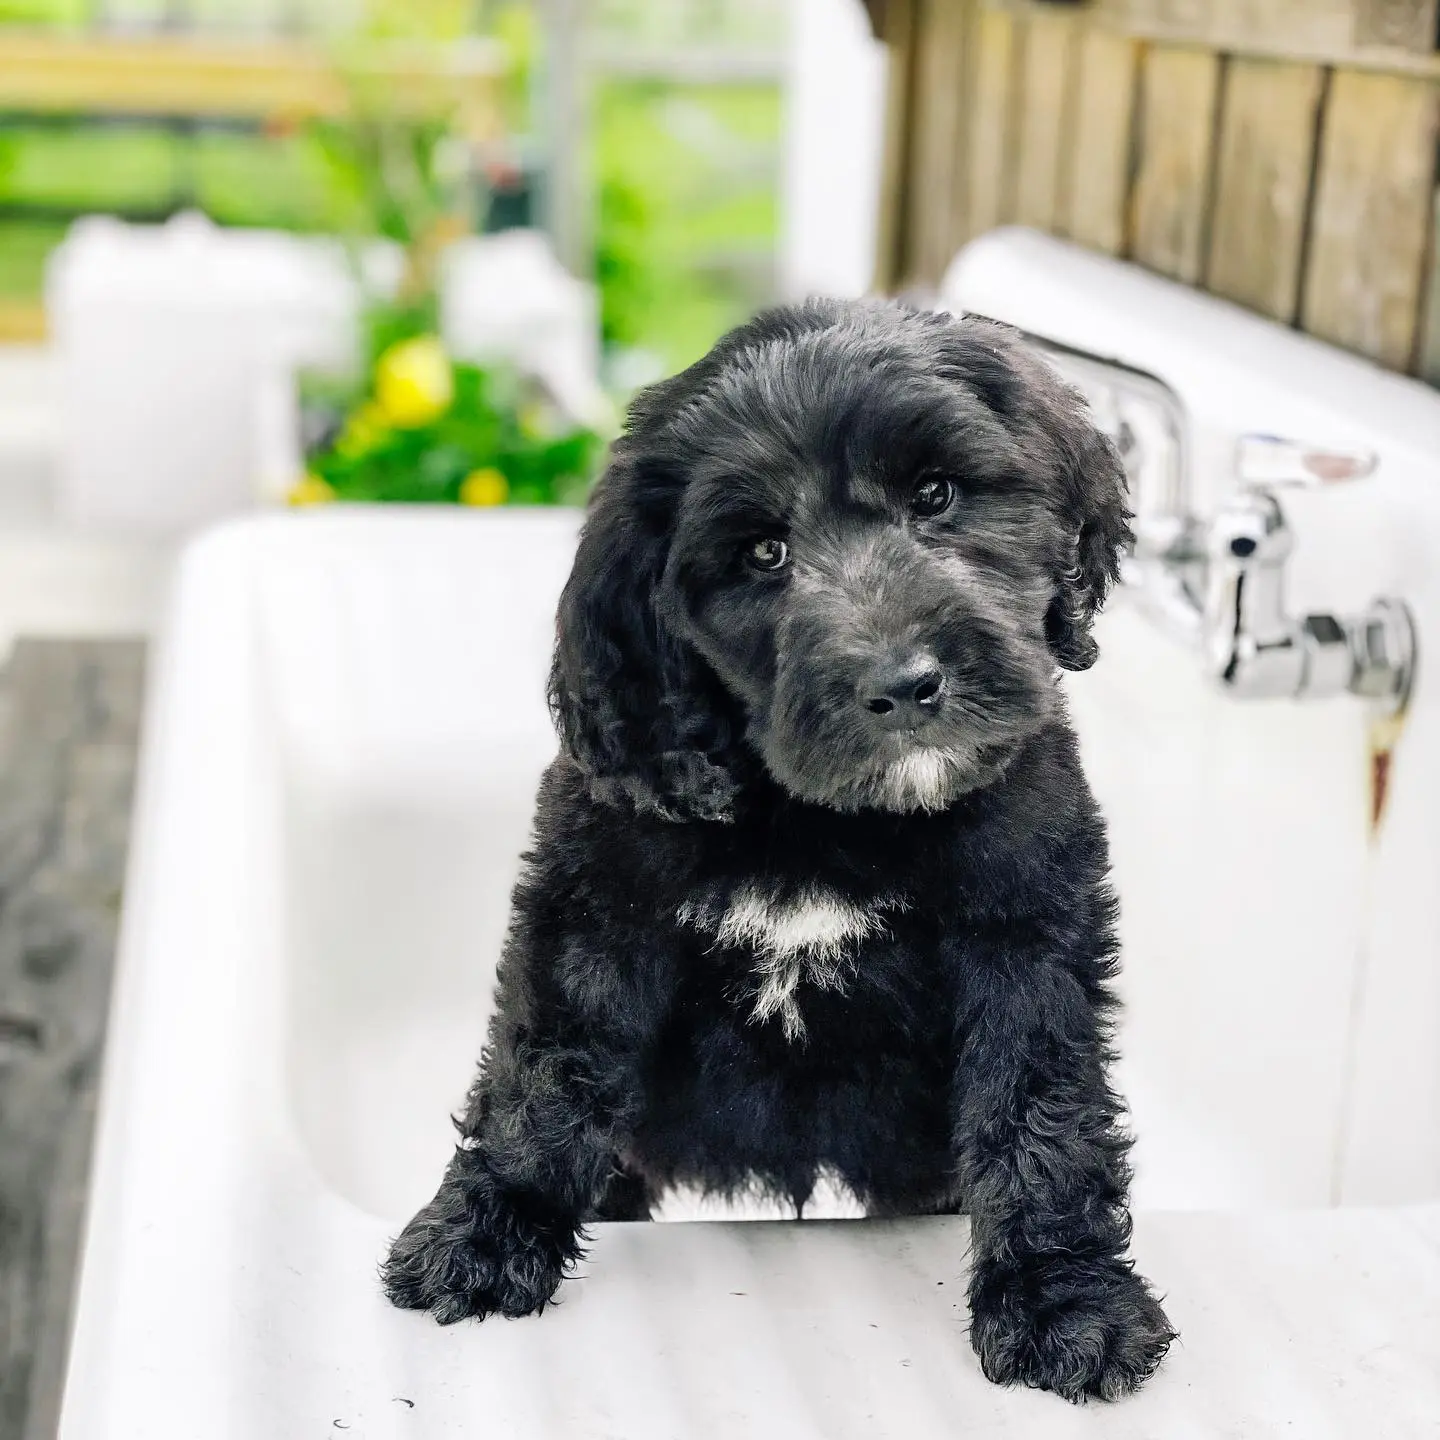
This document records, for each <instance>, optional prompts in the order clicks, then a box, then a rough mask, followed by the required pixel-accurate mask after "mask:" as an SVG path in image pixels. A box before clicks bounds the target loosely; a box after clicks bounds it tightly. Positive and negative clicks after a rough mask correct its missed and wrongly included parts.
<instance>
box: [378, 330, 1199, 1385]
mask: <svg viewBox="0 0 1440 1440" xmlns="http://www.w3.org/2000/svg"><path fill="white" fill-rule="evenodd" d="M1128 536H1129V531H1128V514H1127V510H1126V503H1125V487H1124V477H1123V473H1122V471H1121V468H1120V464H1119V461H1118V459H1117V456H1116V454H1115V452H1114V450H1113V449H1112V447H1111V446H1110V444H1109V443H1108V442H1107V441H1106V440H1105V439H1104V438H1103V437H1102V436H1101V435H1100V434H1099V433H1098V432H1097V431H1096V429H1095V428H1094V427H1093V425H1092V424H1091V423H1090V421H1089V420H1088V418H1087V417H1086V415H1085V412H1084V408H1083V406H1082V404H1081V402H1080V400H1079V398H1078V397H1077V396H1076V395H1075V394H1074V393H1073V392H1072V391H1070V390H1069V389H1068V388H1067V387H1066V386H1064V385H1063V384H1062V383H1061V382H1060V381H1059V380H1058V379H1057V378H1056V377H1055V375H1054V374H1053V373H1052V372H1051V371H1050V369H1049V368H1048V367H1047V366H1046V365H1045V364H1044V363H1043V362H1041V361H1040V360H1038V359H1037V358H1035V357H1034V356H1033V355H1032V354H1031V353H1030V352H1029V351H1028V350H1027V349H1026V348H1025V347H1024V345H1023V344H1022V343H1020V341H1019V340H1018V339H1017V338H1016V337H1015V336H1014V335H1013V334H1012V333H1011V332H1008V331H1006V330H1004V329H1003V328H1001V327H998V326H995V325H992V324H989V323H987V322H982V321H978V320H956V319H953V318H950V317H946V316H941V315H936V314H927V313H921V312H916V311H908V310H904V309H901V308H899V307H896V306H889V305H883V304H870V303H864V304H842V303H831V302H812V303H810V304H807V305H804V306H800V307H793V308H786V309H781V310H777V311H774V312H771V313H769V314H766V315H763V316H761V317H759V318H758V319H756V320H754V321H753V322H751V323H750V324H748V325H746V326H744V327H742V328H741V329H739V330H737V331H735V332H734V333H733V334H731V335H729V336H727V337H726V338H725V339H724V340H722V341H721V342H720V343H719V345H717V346H716V348H715V349H714V350H713V351H712V352H711V354H709V355H708V356H707V357H706V358H705V359H703V360H702V361H700V362H699V363H698V364H696V365H694V366H692V367H691V368H690V369H689V370H687V371H685V372H684V373H683V374H681V375H679V376H677V377H675V378H674V379H672V380H669V381H667V382H665V383H663V384H660V385H657V386H655V387H653V388H652V389H650V390H648V391H647V392H645V393H644V394H643V395H641V396H640V398H639V399H638V400H637V401H636V403H635V405H634V407H633V409H632V411H631V416H630V423H629V427H628V431H627V433H626V435H625V436H624V437H623V438H622V439H621V440H620V441H619V442H618V443H617V444H616V446H615V448H614V452H613V457H612V461H611V464H610V467H609V470H608V471H607V473H606V475H605V476H604V478H603V480H602V481H601V483H600V485H599V487H598V488H597V491H596V494H595V497H594V501H593V505H592V509H591V513H590V516H589V520H588V523H587V525H586V527H585V532H584V536H583V538H582V540H581V543H580V548H579V553H578V556H577V558H576V561H575V568H574V572H573V574H572V575H571V578H570V581H569V583H568V585H567V587H566V589H565V593H564V596H563V599H562V601H561V605H560V614H559V620H558V639H557V645H556V652H555V664H554V670H553V676H552V684H551V701H552V708H553V711H554V715H555V719H556V722H557V726H558V729H559V732H560V737H561V754H560V756H559V758H558V759H557V760H556V761H555V762H554V764H553V765H552V766H551V768H550V769H549V771H548V772H547V774H546V776H545V779H544V782H543V784H542V786H541V790H540V796H539V803H538V814H537V818H536V824H535V840H534V847H533V849H532V851H531V853H530V854H529V856H528V857H527V861H526V867H525V871H524V875H523V878H522V879H521V881H520V883H519V885H518V887H517V889H516V892H515V897H514V913H513V921H512V926H511V931H510V936H509V941H508V944H507V946H506V949H505V953H504V957H503V960H502V963H501V966H500V972H499V982H498V1010H497V1013H496V1015H495V1018H494V1021H493V1023H492V1026H491V1031H490V1037H489V1042H488V1045H487V1048H486V1051H485V1055H484V1059H483V1061H482V1064H481V1068H480V1072H479V1075H478V1077H477V1079H476V1081H475V1084H474V1086H473V1088H472V1090H471V1093H470V1097H469V1103H468V1106H467V1109H466V1111H465V1113H464V1115H463V1117H462V1118H461V1119H460V1121H459V1122H458V1123H459V1127H460V1130H461V1135H462V1140H461V1143H460V1145H459V1147H458V1148H457V1149H456V1151H455V1154H454V1157H453V1159H452V1160H451V1162H450V1166H449V1168H448V1170H447V1172H446V1174H445V1177H444V1180H443V1181H442V1183H441V1186H440V1189H439V1192H438V1194H437V1195H436V1197H435V1199H434V1200H433V1201H432V1202H431V1203H430V1204H429V1205H427V1206H426V1207H425V1208H424V1209H423V1210H422V1211H421V1212H420V1213H419V1214H418V1215H417V1216H416V1217H415V1219H414V1220H412V1221H411V1223H410V1224H409V1225H408V1226H407V1227H406V1229H405V1230H404V1232H403V1233H402V1234H401V1235H400V1237H399V1238H398V1239H397V1240H396V1241H395V1243H394V1246H393V1248H392V1250H391V1252H390V1255H389V1258H388V1260H387V1261H386V1264H385V1266H384V1282H385V1285H386V1288H387V1291H388V1293H389V1295H390V1297H391V1298H392V1299H393V1300H394V1301H395V1302H396V1303H397V1304H399V1305H404V1306H410V1307H414V1308H416V1309H424V1310H428V1311H430V1312H431V1313H432V1314H433V1315H434V1316H435V1318H436V1319H438V1320H440V1321H442V1322H449V1321H453V1320H458V1319H460V1318H462V1317H465V1316H476V1317H484V1316H486V1315H490V1314H493V1313H497V1312H498V1313H500V1314H503V1315H521V1314H526V1313H529V1312H532V1311H539V1310H542V1309H543V1308H544V1307H545V1305H546V1304H547V1303H548V1302H549V1301H550V1300H551V1298H552V1297H553V1295H554V1293H555V1290H556V1288H557V1287H558V1285H559V1283H560V1281H561V1279H562V1277H563V1276H564V1274H565V1273H566V1271H567V1269H568V1268H569V1267H570V1266H571V1265H572V1264H573V1263H574V1261H575V1259H576V1257H577V1255H578V1254H579V1246H580V1242H581V1238H582V1234H583V1230H582V1227H583V1226H584V1225H585V1224H586V1222H587V1221H590V1220H593V1219H596V1218H609V1219H622V1218H628V1219H640V1218H645V1217H647V1216H648V1214H649V1209H650V1206H651V1204H652V1202H653V1201H654V1200H655V1198H656V1197H657V1196H658V1195H659V1194H661V1193H662V1192H663V1191H664V1190H665V1188H666V1187H667V1186H669V1185H671V1184H674V1183H682V1182H683V1183H688V1184H695V1185H700V1186H702V1187H704V1188H706V1189H708V1190H711V1191H715V1192H721V1193H734V1192H737V1191H741V1190H745V1189H752V1188H753V1187H755V1186H757V1185H759V1186H762V1187H764V1188H765V1189H767V1190H769V1191H770V1192H772V1193H775V1194H778V1195H781V1196H784V1197H787V1198H788V1199H789V1200H790V1201H792V1202H793V1203H794V1205H795V1207H796V1208H797V1210H799V1209H800V1208H802V1207H803V1205H804V1204H805V1202H806V1199H807V1198H808V1196H809V1195H810V1193H811V1189H812V1187H813V1185H814V1183H815V1180H816V1176H817V1174H818V1173H819V1172H821V1171H824V1172H826V1173H829V1174H833V1175H835V1176H838V1177H839V1179H840V1180H841V1181H843V1182H844V1183H845V1184H846V1185H848V1186H849V1187H850V1188H851V1189H852V1190H853V1191H854V1193H855V1194H856V1195H857V1196H859V1197H860V1198H861V1200H862V1201H863V1202H864V1203H865V1204H866V1206H867V1207H868V1209H869V1210H870V1212H871V1213H874V1214H883V1215H898V1214H915V1213H932V1214H933V1213H947V1212H949V1213H953V1212H958V1211H965V1212H968V1213H969V1215H970V1217H971V1237H972V1240H971V1243H972V1259H973V1264H972V1278H971V1283H970V1304H971V1309H972V1316H973V1323H972V1327H971V1338H972V1341H973V1343H974V1346H975V1349H976V1351H977V1353H978V1355H979V1358H980V1363H981V1365H982V1366H983V1368H984V1370H985V1373H986V1374H987V1375H988V1376H990V1378H991V1379H993V1380H996V1381H999V1382H1001V1383H1005V1384H1009V1383H1015V1382H1020V1383H1024V1384H1028V1385H1035V1386H1039V1387H1042V1388H1045V1389H1050V1390H1054V1391H1057V1392H1059V1393H1060V1394H1061V1395H1064V1396H1065V1397H1067V1398H1069V1399H1071V1400H1080V1399H1083V1398H1086V1397H1090V1396H1096V1397H1101V1398H1104V1399H1113V1398H1115V1397H1117V1396H1120V1395H1123V1394H1125V1393H1126V1392H1127V1391H1129V1390H1131V1389H1133V1388H1134V1387H1135V1386H1136V1385H1138V1384H1139V1383H1140V1382H1141V1381H1142V1380H1143V1379H1144V1378H1145V1377H1146V1376H1147V1375H1148V1374H1149V1373H1150V1372H1151V1371H1152V1370H1153V1369H1154V1368H1155V1366H1156V1365H1157V1364H1158V1363H1159V1362H1160V1359H1161V1358H1162V1356H1163V1355H1164V1353H1165V1351H1166V1348H1167V1347H1168V1345H1169V1344H1170V1341H1171V1339H1172V1338H1173V1332H1172V1330H1171V1328H1170V1325H1169V1323H1168V1321H1167V1320H1166V1317H1165V1315H1164V1312H1163V1311H1162V1310H1161V1308H1160V1305H1159V1303H1158V1302H1157V1300H1156V1298H1155V1296H1154V1295H1153V1294H1152V1292H1151V1290H1150V1289H1149V1287H1148V1286H1147V1285H1146V1283H1145V1282H1144V1281H1143V1280H1142V1279H1141V1278H1140V1277H1139V1276H1137V1275H1136V1274H1135V1273H1134V1272H1133V1270H1132V1269H1131V1265H1130V1262H1129V1261H1128V1260H1127V1259H1126V1258H1125V1252H1126V1249H1127V1246H1128V1242H1129V1237H1130V1220H1129V1215H1128V1213H1127V1209H1126V1195H1127V1187H1128V1183H1129V1170H1128V1167H1127V1163H1126V1152H1127V1149H1128V1145H1129V1141H1128V1138H1127V1136H1126V1135H1125V1133H1124V1131H1123V1129H1122V1127H1121V1123H1120V1116H1121V1105H1120V1102H1119V1100H1118V1099H1117V1097H1116V1095H1115V1094H1114V1092H1113V1091H1112V1090H1111V1088H1110V1085H1109V1083H1108V1080H1107V1067H1108V1065H1109V1062H1110V1058H1111V1057H1110V1033H1111V1023H1112V1018H1113V1012H1114V1001H1113V998H1112V995H1111V991H1110V982H1111V980H1112V979H1113V976H1114V974H1115V969H1116V965H1117V946H1116V938H1115V901H1114V897H1113V895H1112V893H1111V891H1110V888H1109V884H1108V881H1107V870H1108V861H1107V856H1106V846H1105V834H1104V825H1103V822H1102V820H1101V817H1100V815H1099V812H1098V811H1097V809H1096V806H1095V803H1094V801H1093V799H1092V798H1091V795H1090V792H1089V789H1088V787H1087V786H1086V783H1085V779H1084V776H1083V774H1082V772H1081V769H1080V764H1079V760H1078V758H1077V753H1076V745H1075V740H1074V738H1073V735H1072V733H1071V730H1070V728H1069V726H1068V724H1067V721H1066V717H1065V711H1064V707H1063V704H1062V703H1061V699H1060V695H1059V693H1058V691H1057V687H1056V679H1057V668H1056V667H1057V665H1058V666H1061V667H1065V668H1068V669H1072V670H1078V669H1083V668H1085V667H1086V666H1088V665H1089V664H1090V663H1091V662H1092V661H1093V660H1094V658H1095V644H1094V641H1093V640H1092V638H1091V634H1090V627H1091V621H1092V619H1093V617H1094V615H1095V613H1096V610H1097V609H1098V608H1099V606H1100V604H1101V602H1102V601H1103V599H1104V597H1105V594H1106V591H1107V589H1108V587H1109V586H1110V585H1111V583H1112V582H1113V581H1114V580H1115V578H1116V573H1117V564H1118V555H1119V551H1120V549H1121V547H1122V546H1123V544H1124V543H1125V542H1126V540H1127V539H1128ZM917 667H918V668H917ZM917 676H918V677H920V678H918V679H917V678H916V677H917ZM897 677H898V679H897ZM897 686H898V688H897Z"/></svg>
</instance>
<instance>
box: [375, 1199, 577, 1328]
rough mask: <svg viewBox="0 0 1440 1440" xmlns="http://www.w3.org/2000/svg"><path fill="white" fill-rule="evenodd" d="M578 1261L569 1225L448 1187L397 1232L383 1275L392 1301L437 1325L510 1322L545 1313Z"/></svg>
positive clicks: (573, 1236)
mask: <svg viewBox="0 0 1440 1440" xmlns="http://www.w3.org/2000/svg"><path fill="white" fill-rule="evenodd" d="M579 1257H580V1246H579V1240H578V1236H577V1234H576V1230H575V1227H574V1226H573V1225H567V1224H563V1223H555V1222H554V1221H553V1220H547V1219H545V1218H542V1217H538V1216H533V1215H527V1214H525V1213H523V1211H522V1210H521V1209H520V1208H518V1207H517V1206H515V1205H514V1204H512V1203H511V1202H509V1201H507V1200H505V1199H503V1198H502V1197H500V1196H498V1195H496V1194H494V1193H493V1192H492V1193H490V1194H488V1195H480V1196H477V1195H474V1194H465V1193H462V1192H460V1191H459V1190H457V1189H454V1188H451V1187H450V1186H448V1185H447V1186H442V1187H441V1190H440V1193H439V1194H438V1195H437V1196H436V1197H435V1199H434V1200H432V1201H431V1202H430V1204H428V1205H427V1206H426V1207H425V1208H424V1209H423V1210H422V1211H420V1213H419V1214H418V1215H416V1217H415V1218H414V1219H413V1220H412V1221H411V1222H410V1223H409V1224H408V1225H407V1226H406V1227H405V1228H404V1230H402V1231H401V1232H400V1235H399V1238H398V1239H397V1240H396V1241H395V1243H394V1244H393V1245H392V1246H391V1247H390V1253H389V1255H388V1256H387V1257H386V1259H385V1262H384V1264H383V1265H382V1266H381V1267H380V1278H381V1282H382V1284H383V1285H384V1287H385V1293H386V1295H387V1296H389V1298H390V1301H391V1303H392V1304H395V1305H398V1306H400V1307H401V1308H402V1309H406V1310H428V1311H429V1312H430V1313H431V1315H433V1316H434V1317H435V1319H436V1320H437V1321H439V1323H440V1324H442V1325H452V1324H454V1322H455V1321H457V1320H466V1319H471V1318H474V1319H476V1320H483V1319H485V1317H486V1316H487V1315H497V1314H498V1315H504V1316H506V1317H508V1318H510V1319H515V1318H517V1317H518V1316H521V1315H532V1314H538V1313H539V1312H540V1311H542V1310H543V1309H544V1308H545V1306H546V1305H547V1304H549V1303H550V1301H551V1299H552V1298H553V1297H554V1295H555V1291H556V1290H557V1289H558V1288H559V1285H560V1282H561V1280H563V1279H564V1278H565V1274H566V1271H567V1270H568V1269H569V1267H570V1266H571V1265H573V1264H574V1263H575V1261H576V1260H577V1259H579Z"/></svg>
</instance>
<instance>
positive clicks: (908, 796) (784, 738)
mask: <svg viewBox="0 0 1440 1440" xmlns="http://www.w3.org/2000/svg"><path fill="white" fill-rule="evenodd" d="M846 343H847V348H846V350H845V352H844V353H843V354H840V355H837V354H836V353H834V348H835V342H834V340H833V338H831V337H827V336H824V335H822V336H819V337H815V338H813V339H807V340H805V341H801V342H798V343H796V342H791V343H788V344H787V345H786V346H785V347H783V349H777V350H776V351H775V352H773V353H767V352H765V351H763V350H761V351H759V352H756V353H753V354H750V355H747V356H745V357H743V363H737V364H736V365H735V366H734V367H733V369H732V370H731V371H730V372H729V373H727V374H726V375H724V376H722V377H721V379H720V381H719V382H718V383H716V384H715V385H713V386H712V387H711V389H710V391H709V393H708V394H707V395H706V396H705V397H704V399H703V400H702V401H700V402H699V403H697V404H695V405H694V406H692V407H691V408H690V409H689V410H688V411H687V412H686V413H685V414H683V415H681V416H678V417H676V419H675V420H674V433H675V435H676V437H677V440H679V441H681V443H683V445H684V447H685V449H686V451H687V453H688V455H689V456H690V457H691V462H690V476H689V481H688V484H687V486H686V489H685V493H684V495H683V498H682V500H681V503H680V507H679V511H678V514H677V517H676V523H675V530H674V535H673V542H672V546H671V551H670V557H669V563H668V565H667V569H666V573H665V579H664V584H663V586H662V589H661V605H662V613H663V614H664V615H665V616H666V618H667V620H668V621H669V623H670V624H671V625H672V626H674V628H675V629H676V630H677V632H678V633H680V634H682V635H683V636H684V637H685V639H686V640H687V641H688V642H689V643H690V644H691V645H693V646H694V647H695V649H696V650H698V651H699V653H700V654H701V655H702V656H703V657H704V659H705V660H706V661H707V662H708V664H709V666H710V667H711V668H712V669H713V670H714V672H715V673H716V675H718V676H719V677H720V679H721V680H722V681H723V683H724V684H725V686H726V687H727V688H728V689H729V690H730V692H731V693H732V694H733V695H734V696H735V697H736V699H737V700H738V701H739V702H740V705H741V706H742V707H743V709H744V712H745V715H746V717H747V722H748V723H747V729H746V740H747V742H748V744H749V746H750V747H751V748H752V749H753V750H754V751H755V752H757V753H758V754H759V756H760V757H761V758H762V759H763V761H764V763H765V766H766V768H767V769H768V770H769V772H770V773H771V775H772V776H773V777H774V778H775V779H776V780H777V781H778V782H779V783H780V784H781V785H783V786H784V787H785V788H786V789H787V790H789V791H790V792H791V793H792V794H794V795H796V796H798V797H800V798H802V799H805V800H809V801H813V802H816V803H819V804H824V805H829V806H832V807H834V808H837V809H842V810H853V809H859V808H862V807H877V808H881V809H887V810H896V811H907V810H917V809H938V808H941V807H944V806H946V805H948V804H950V803H951V802H953V801H954V800H955V799H956V798H958V797H959V796H961V795H963V794H964V793H966V792H967V791H969V790H972V789H974V788H975V787H977V786H979V785H982V784H984V783H986V782H988V781H989V780H991V779H993V778H994V777H995V776H996V775H997V774H998V773H999V771H1000V770H1001V769H1003V767H1004V765H1005V763H1006V760H1007V759H1008V757H1009V756H1010V755H1011V754H1012V753H1013V752H1014V750H1015V749H1016V747H1017V746H1018V745H1019V744H1020V743H1021V742H1022V741H1023V740H1024V738H1025V737H1026V736H1027V735H1029V734H1030V733H1032V732H1033V731H1034V730H1035V729H1036V728H1037V727H1038V726H1039V725H1041V724H1042V723H1043V722H1044V721H1045V719H1046V717H1047V716H1048V715H1049V714H1051V713H1052V711H1053V709H1054V706H1055V705H1056V703H1057V701H1056V689H1055V679H1054V677H1055V672H1056V658H1055V655H1054V653H1052V650H1051V648H1050V644H1049V643H1048V641H1047V631H1046V625H1047V613H1048V612H1049V610H1050V608H1051V606H1052V603H1053V601H1054V598H1055V594H1056V578H1055V577H1056V575H1057V574H1059V573H1061V572H1063V571H1064V570H1065V568H1066V565H1067V560H1066V556H1067V553H1071V552H1073V546H1074V543H1075V537H1074V535H1073V533H1070V532H1069V531H1068V530H1067V527H1066V525H1065V524H1064V523H1063V521H1062V519H1061V517H1060V515H1059V514H1058V513H1057V512H1058V504H1057V496H1056V495H1055V494H1054V493H1053V489H1054V487H1053V482H1052V480H1051V478H1050V476H1049V475H1048V473H1047V471H1046V467H1045V465H1044V464H1042V463H1041V458H1040V457H1039V456H1038V455H1037V454H1035V453H1033V437H1032V436H1030V435H1028V434H1027V432H1025V431H1024V430H1023V429H1021V428H1019V427H1017V426H1016V425H1014V424H1013V423H1011V422H1007V420H1006V419H1005V418H1004V417H1003V416H1002V415H1001V414H1000V413H999V412H998V411H997V410H996V409H995V408H992V406H991V405H990V404H989V403H987V402H986V400H985V399H983V398H982V397H981V396H980V395H979V394H978V393H977V392H976V391H975V390H972V389H970V388H968V387H967V386H966V385H965V384H964V383H962V382H960V381H957V380H956V379H955V378H954V377H953V376H952V377H948V378H941V377H940V376H937V375H936V374H935V373H934V371H933V369H932V368H928V367H927V366H926V365H925V364H924V363H922V359H921V357H910V356H907V355H906V354H905V353H904V352H903V350H901V351H897V350H896V349H895V347H894V346H893V345H887V346H886V347H885V348H883V349H877V350H876V351H875V352H874V353H873V354H867V353H866V352H865V348H864V345H863V343H858V344H857V342H856V340H855V337H854V336H853V335H852V336H850V337H848V338H847V342H846ZM1069 563H1073V561H1072V562H1069Z"/></svg>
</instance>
